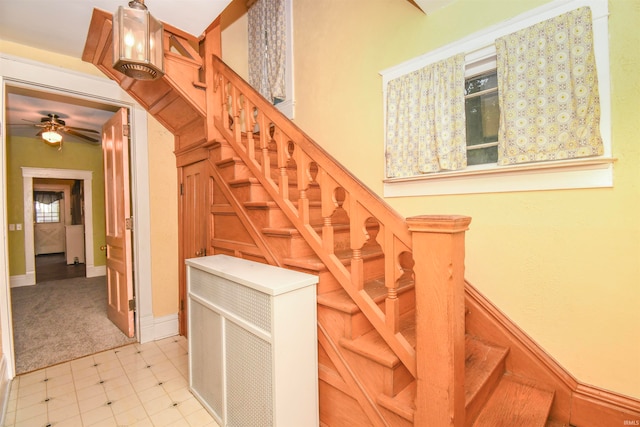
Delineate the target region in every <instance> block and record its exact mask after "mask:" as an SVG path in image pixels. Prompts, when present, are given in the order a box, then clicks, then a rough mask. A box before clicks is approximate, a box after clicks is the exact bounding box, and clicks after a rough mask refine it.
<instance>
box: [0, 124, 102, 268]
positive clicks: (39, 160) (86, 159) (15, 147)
mask: <svg viewBox="0 0 640 427" xmlns="http://www.w3.org/2000/svg"><path fill="white" fill-rule="evenodd" d="M34 132H35V131H34ZM6 153H7V177H6V179H7V221H8V222H9V224H23V223H24V186H23V179H22V169H21V167H25V166H26V167H33V168H55V169H77V170H86V171H92V172H93V179H92V186H91V188H92V192H93V218H92V219H93V246H94V247H93V253H94V256H93V262H94V265H96V266H98V265H105V263H106V260H105V256H104V252H102V251H100V250H99V249H100V245H104V244H105V234H104V227H105V218H104V173H103V172H102V150H101V148H100V147H99V146H95V145H91V144H84V143H82V142H65V144H64V147H63V149H62V150H61V151H58V149H57V148H56V147H51V146H49V145H47V144H45V143H43V142H42V140H41V139H39V138H25V137H15V138H10V139H9V141H8V142H7V151H6ZM8 237H9V239H8V241H9V275H10V276H20V275H23V274H25V273H26V260H25V256H24V227H23V228H22V230H21V231H11V232H9V235H8Z"/></svg>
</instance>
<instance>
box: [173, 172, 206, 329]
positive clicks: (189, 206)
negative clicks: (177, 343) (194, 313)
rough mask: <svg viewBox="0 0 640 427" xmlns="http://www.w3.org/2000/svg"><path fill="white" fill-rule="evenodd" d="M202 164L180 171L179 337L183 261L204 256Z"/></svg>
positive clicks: (183, 320) (183, 302)
mask: <svg viewBox="0 0 640 427" xmlns="http://www.w3.org/2000/svg"><path fill="white" fill-rule="evenodd" d="M206 170H207V169H206V161H199V162H196V163H192V164H190V165H186V166H183V167H182V168H181V169H180V205H181V225H182V229H181V233H182V239H181V240H182V245H181V248H180V249H181V256H180V289H179V296H180V311H179V313H180V316H179V318H180V319H179V321H180V334H181V335H184V336H187V332H188V331H187V286H186V266H185V264H184V260H185V259H189V258H195V257H200V256H205V255H207V249H206V248H207V247H208V245H207V234H208V233H207V200H208V198H207V173H206Z"/></svg>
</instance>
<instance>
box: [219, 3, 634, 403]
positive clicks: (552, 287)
mask: <svg viewBox="0 0 640 427" xmlns="http://www.w3.org/2000/svg"><path fill="white" fill-rule="evenodd" d="M238 1H242V0H235V1H234V3H237V2H238ZM242 2H243V1H242ZM545 2H546V1H545V0H537V1H533V0H528V1H526V0H519V1H517V2H515V1H512V0H502V1H495V0H458V1H457V2H455V3H454V4H452V5H450V6H448V7H445V8H443V9H441V10H439V11H437V12H435V13H433V14H432V15H430V16H426V15H424V14H422V13H421V12H420V11H418V10H417V9H416V8H415V7H414V6H412V5H411V4H410V3H409V2H408V1H401V0H393V1H391V0H366V1H365V0H351V1H343V0H325V1H322V2H318V1H315V0H295V1H294V2H293V7H294V16H293V19H294V46H295V52H294V68H295V86H296V119H295V121H296V123H297V124H298V125H299V126H300V127H301V128H302V129H303V130H304V131H305V132H306V133H307V134H309V135H310V136H311V137H312V138H314V139H315V140H316V141H317V142H318V143H319V144H320V145H322V146H323V147H324V148H325V149H327V150H328V152H329V153H331V154H332V155H333V156H334V157H336V158H337V159H338V160H339V161H340V162H341V163H342V164H344V165H345V166H346V168H347V169H349V170H351V171H352V172H353V173H354V174H355V175H356V176H357V177H358V178H360V179H361V180H362V181H363V182H364V183H365V184H367V185H368V186H369V187H370V188H372V189H373V190H374V191H376V192H377V193H379V194H380V195H382V179H383V172H384V171H383V143H384V141H383V105H382V84H381V77H380V75H379V72H380V71H381V70H384V69H386V68H388V67H391V66H393V65H396V64H398V63H401V62H403V61H406V60H408V59H410V58H412V57H415V56H418V55H421V54H424V53H427V52H429V51H431V50H433V49H435V48H437V47H439V46H442V45H445V44H447V43H450V42H453V41H456V40H457V39H459V38H462V37H464V36H466V35H468V34H471V33H473V32H475V31H478V30H480V29H483V28H485V27H487V26H490V25H492V24H495V23H497V22H500V21H502V20H505V19H508V18H511V17H513V16H516V15H518V14H520V13H522V12H525V11H527V10H529V9H531V8H533V7H536V6H539V5H542V4H544V3H545ZM609 4H610V14H611V15H610V21H609V28H610V50H611V64H612V70H611V75H612V81H611V87H612V99H613V106H612V108H613V110H612V125H613V129H612V135H613V155H614V156H615V157H616V158H617V159H618V160H617V162H616V163H615V166H614V183H615V186H614V188H611V189H593V190H570V191H541V192H527V193H505V194H479V195H461V196H432V197H411V198H393V199H390V198H389V199H387V202H388V203H390V204H391V205H392V206H393V207H394V208H396V209H397V210H398V211H399V212H400V213H401V214H403V215H404V216H412V215H418V214H434V213H437V214H447V213H452V214H464V215H469V216H471V217H472V218H473V220H472V223H471V228H470V230H469V232H468V234H467V258H466V266H467V272H466V276H467V278H468V280H469V281H470V282H471V283H472V284H473V285H475V286H476V287H477V288H479V289H480V291H481V292H482V293H484V294H485V295H486V296H487V297H488V298H489V299H490V300H491V301H492V302H493V303H494V304H496V305H497V306H498V307H499V308H500V309H501V310H502V311H503V312H505V313H506V314H507V315H508V316H509V317H510V318H511V319H513V320H514V321H515V322H516V323H517V324H518V325H519V326H520V327H521V328H523V329H524V330H525V331H526V332H527V333H528V334H529V335H531V336H532V337H533V338H534V339H535V340H536V341H537V342H538V343H539V344H540V345H541V346H542V347H543V348H544V349H545V350H546V351H547V352H548V353H550V354H551V355H552V356H553V357H554V358H555V359H556V360H558V361H559V362H560V363H561V364H562V365H563V366H564V367H565V368H567V369H568V370H569V372H571V373H572V374H573V375H574V376H576V377H577V378H578V379H579V380H580V381H582V382H585V383H587V384H592V385H596V386H599V387H602V388H605V389H609V390H613V391H616V392H618V393H622V394H626V395H629V396H632V397H636V398H640V357H639V356H638V355H640V333H639V331H640V328H639V327H640V316H639V315H638V313H639V312H640V270H639V269H640V188H639V184H640V155H639V151H640V149H639V148H638V147H639V146H640V144H638V139H637V123H638V111H639V110H640V108H639V107H640V105H639V101H638V100H639V99H640V67H639V65H640V64H639V63H640V49H638V45H639V44H640V36H639V34H640V32H638V29H637V25H638V22H640V8H639V7H638V2H637V1H635V0H611V1H610V2H609ZM235 22H236V23H237V24H238V25H241V24H242V21H241V20H240V19H236V20H235ZM244 25H246V24H244ZM235 42H236V41H234V40H233V34H232V33H231V32H228V31H225V32H223V46H224V50H223V57H224V58H225V60H226V58H227V57H229V58H230V61H234V62H236V61H237V58H238V52H239V51H246V39H245V40H242V39H239V40H237V43H235ZM243 43H244V45H243Z"/></svg>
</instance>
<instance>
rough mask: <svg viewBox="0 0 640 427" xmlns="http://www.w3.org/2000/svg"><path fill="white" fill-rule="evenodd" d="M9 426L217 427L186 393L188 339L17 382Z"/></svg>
mask: <svg viewBox="0 0 640 427" xmlns="http://www.w3.org/2000/svg"><path fill="white" fill-rule="evenodd" d="M4 426H5V427H45V426H51V427H89V426H91V427H119V426H171V427H181V426H184V427H205V426H206V427H217V426H218V424H217V423H216V422H215V421H214V420H213V418H212V417H211V415H209V413H208V412H207V411H206V410H205V409H204V408H203V407H202V405H201V404H200V403H199V402H198V401H197V400H196V399H195V398H194V397H193V395H191V393H190V392H189V389H188V360H187V340H186V339H185V338H184V337H171V338H166V339H164V340H159V341H155V342H150V343H145V344H139V343H136V344H131V345H128V346H125V347H120V348H117V349H114V350H108V351H105V352H102V353H98V354H94V355H92V356H87V357H84V358H81V359H77V360H73V361H71V362H66V363H62V364H60V365H56V366H52V367H49V368H45V369H41V370H38V371H34V372H30V373H28V374H24V375H20V376H18V377H16V378H15V379H14V380H13V382H12V384H11V394H10V397H9V405H8V408H7V413H6V416H5V422H4Z"/></svg>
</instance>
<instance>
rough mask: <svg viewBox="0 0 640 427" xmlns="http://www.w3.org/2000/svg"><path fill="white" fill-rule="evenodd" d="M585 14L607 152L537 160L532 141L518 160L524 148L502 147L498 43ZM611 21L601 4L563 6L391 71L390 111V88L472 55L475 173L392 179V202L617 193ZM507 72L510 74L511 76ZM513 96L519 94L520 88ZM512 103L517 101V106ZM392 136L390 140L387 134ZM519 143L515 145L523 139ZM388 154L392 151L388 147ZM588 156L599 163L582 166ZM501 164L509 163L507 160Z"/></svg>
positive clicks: (471, 157) (471, 163) (582, 0)
mask: <svg viewBox="0 0 640 427" xmlns="http://www.w3.org/2000/svg"><path fill="white" fill-rule="evenodd" d="M584 6H588V7H589V8H590V9H591V13H592V15H593V21H592V22H593V40H594V51H595V60H596V65H597V69H598V76H597V77H598V86H597V89H598V90H599V92H600V111H601V115H600V120H599V125H600V132H601V134H602V144H601V145H600V148H599V149H596V150H592V151H591V152H590V153H588V154H577V155H574V154H575V153H569V154H570V155H569V156H567V155H566V153H564V152H559V153H560V154H559V155H557V156H556V155H555V153H551V154H550V152H549V150H548V149H547V151H543V152H542V153H534V154H533V155H531V154H530V151H531V148H530V146H531V141H529V144H530V145H529V146H527V147H526V150H528V151H527V152H526V153H525V154H523V153H521V152H518V149H519V148H520V147H519V146H518V145H517V144H515V143H513V142H511V145H509V146H507V147H506V148H505V146H504V142H501V143H500V144H501V145H500V146H499V143H498V141H499V140H500V139H501V138H499V137H498V135H501V136H502V139H501V140H502V141H505V140H507V138H504V136H505V135H506V133H505V129H504V128H501V127H500V115H499V114H500V108H499V92H498V90H499V86H500V85H501V83H500V81H499V80H498V76H499V75H500V71H497V70H499V69H500V68H499V67H498V66H497V65H496V64H497V61H496V41H497V40H502V39H506V38H507V37H508V36H509V35H511V34H513V33H515V32H518V31H520V30H523V29H525V28H529V27H534V26H537V24H539V23H543V22H545V21H548V20H552V19H553V18H555V17H558V16H560V15H562V14H566V13H568V12H571V11H574V10H576V9H578V8H581V7H584ZM607 15H608V10H607V4H606V2H598V1H594V0H572V1H555V2H552V3H550V4H548V5H545V6H542V7H540V8H538V9H535V10H533V11H531V12H528V13H526V14H524V15H522V16H519V17H516V18H514V19H511V20H509V21H507V22H506V23H505V24H502V25H497V26H495V27H492V28H489V29H487V30H486V31H483V32H480V33H476V34H473V35H471V36H469V37H467V38H465V39H463V40H461V41H459V42H457V43H453V44H452V45H449V46H445V47H444V48H441V49H438V50H437V51H434V52H432V53H429V54H427V55H424V56H422V57H419V58H415V59H413V60H410V61H407V62H406V63H404V64H400V65H399V66H397V67H393V68H391V69H389V70H385V71H383V72H382V73H381V74H382V76H383V90H384V91H385V105H386V104H387V92H386V88H387V85H388V83H389V82H390V81H393V80H394V79H397V78H398V77H399V76H402V75H405V74H407V73H410V72H413V71H415V70H418V69H420V68H422V67H425V66H426V65H428V64H434V63H437V62H439V61H442V60H444V59H446V58H448V57H452V56H453V55H457V54H460V53H464V54H465V82H464V97H465V100H464V104H465V105H464V108H465V119H466V133H467V135H466V145H467V147H466V148H467V166H466V167H464V168H461V169H459V170H440V171H437V172H435V173H428V174H424V175H414V176H405V177H398V178H396V177H394V178H388V179H386V180H385V182H384V194H385V196H390V197H393V196H410V195H427V194H464V193H480V192H500V191H529V190H542V189H560V188H593V187H610V186H612V163H613V159H612V158H611V138H610V91H609V87H608V82H609V64H608V56H609V55H608V41H607V39H608V26H607ZM501 43H502V42H501ZM500 47H501V48H503V49H504V44H501V45H500ZM498 57H500V56H498ZM503 58H504V56H503ZM498 65H499V66H502V67H503V68H501V69H502V70H504V69H505V68H504V65H503V64H502V63H500V64H498ZM502 72H503V73H504V71H502ZM505 80H506V79H505ZM508 89H509V90H512V91H513V90H514V89H513V88H512V87H509V88H508ZM500 90H502V88H501V89H500ZM504 93H505V94H507V93H508V92H504ZM510 99H511V100H512V98H510ZM514 110H515V108H514V106H513V105H510V108H508V109H505V111H508V112H509V113H510V115H511V116H513V115H514ZM385 113H387V111H385ZM516 119H517V118H516ZM526 121H527V118H526V117H524V118H522V117H521V118H520V121H519V122H518V123H521V124H523V125H524V124H525V122H526ZM514 123H515V121H514ZM529 124H532V123H529ZM385 125H386V122H385ZM533 125H534V126H528V127H527V128H526V132H525V131H524V130H523V131H521V133H520V134H519V135H518V136H519V137H520V139H518V140H517V141H518V143H520V142H522V140H524V137H523V135H524V136H527V132H528V134H531V132H532V129H534V127H535V126H536V125H537V126H541V123H535V122H534V123H533ZM553 130H555V129H553ZM501 132H502V133H501ZM512 133H513V132H512ZM385 134H388V133H387V131H385ZM509 136H510V137H512V136H513V135H509ZM511 139H512V141H515V138H511ZM559 139H560V138H559ZM540 140H542V138H540ZM534 148H535V147H534ZM385 150H387V146H386V144H385ZM500 150H501V151H500ZM565 151H566V150H565ZM387 155H388V152H387ZM580 155H585V156H592V157H584V158H577V157H580ZM499 156H503V158H502V160H499ZM507 157H508V158H507ZM572 157H576V158H572ZM505 159H506V160H505ZM388 162H389V161H388V160H387V163H388ZM532 162H536V163H532ZM498 163H499V164H498Z"/></svg>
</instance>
